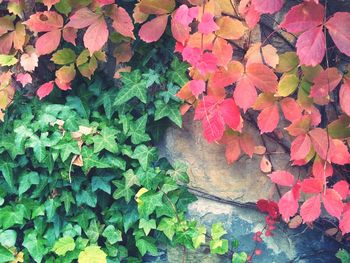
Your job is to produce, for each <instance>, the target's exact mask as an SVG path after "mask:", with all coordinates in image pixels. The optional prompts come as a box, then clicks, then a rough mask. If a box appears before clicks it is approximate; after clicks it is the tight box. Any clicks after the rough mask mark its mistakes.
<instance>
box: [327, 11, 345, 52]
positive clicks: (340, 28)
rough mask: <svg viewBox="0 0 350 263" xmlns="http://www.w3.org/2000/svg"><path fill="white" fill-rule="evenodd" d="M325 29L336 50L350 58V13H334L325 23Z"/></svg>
mask: <svg viewBox="0 0 350 263" xmlns="http://www.w3.org/2000/svg"><path fill="white" fill-rule="evenodd" d="M326 27H327V29H328V32H329V34H330V35H331V37H332V39H333V41H334V43H335V45H336V46H337V48H339V50H340V51H341V52H343V53H344V54H346V55H347V56H350V13H349V12H337V13H335V14H334V15H333V17H332V18H330V19H329V20H328V21H327V23H326Z"/></svg>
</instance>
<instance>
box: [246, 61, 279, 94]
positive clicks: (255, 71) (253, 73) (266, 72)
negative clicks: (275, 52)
mask: <svg viewBox="0 0 350 263" xmlns="http://www.w3.org/2000/svg"><path fill="white" fill-rule="evenodd" d="M246 74H247V77H248V78H249V80H250V81H251V82H252V83H253V84H254V85H255V87H257V88H258V89H260V90H262V91H264V92H272V93H275V92H276V89H277V85H278V81H277V76H276V75H275V73H274V72H273V71H272V70H271V69H270V68H269V67H267V66H265V65H263V64H259V63H253V64H250V65H248V66H247V68H246Z"/></svg>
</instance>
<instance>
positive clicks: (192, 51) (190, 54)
mask: <svg viewBox="0 0 350 263" xmlns="http://www.w3.org/2000/svg"><path fill="white" fill-rule="evenodd" d="M201 54H202V53H201V50H200V49H199V48H191V47H188V46H186V47H185V48H184V49H183V50H182V58H183V60H184V61H187V62H188V63H190V64H191V65H192V66H195V65H196V64H197V63H198V61H199V60H200V59H201Z"/></svg>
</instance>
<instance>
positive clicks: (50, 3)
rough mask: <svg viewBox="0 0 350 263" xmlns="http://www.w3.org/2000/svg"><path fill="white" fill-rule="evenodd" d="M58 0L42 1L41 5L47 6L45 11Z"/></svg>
mask: <svg viewBox="0 0 350 263" xmlns="http://www.w3.org/2000/svg"><path fill="white" fill-rule="evenodd" d="M59 1H60V0H43V4H44V5H46V6H47V9H49V10H50V9H51V7H52V6H53V5H55V4H57V3H58V2H59Z"/></svg>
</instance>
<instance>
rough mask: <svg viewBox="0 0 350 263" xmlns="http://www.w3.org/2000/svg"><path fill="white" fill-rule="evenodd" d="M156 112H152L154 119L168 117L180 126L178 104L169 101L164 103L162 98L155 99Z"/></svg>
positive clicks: (180, 119) (180, 118)
mask: <svg viewBox="0 0 350 263" xmlns="http://www.w3.org/2000/svg"><path fill="white" fill-rule="evenodd" d="M155 105H156V112H155V113H154V120H155V121H157V120H160V119H162V118H165V117H167V118H169V119H170V120H171V121H172V122H174V123H175V124H176V125H177V126H179V127H180V128H181V127H182V117H181V113H180V110H179V105H178V104H177V103H175V102H169V103H168V104H166V103H165V102H164V101H163V100H157V101H156V102H155Z"/></svg>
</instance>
